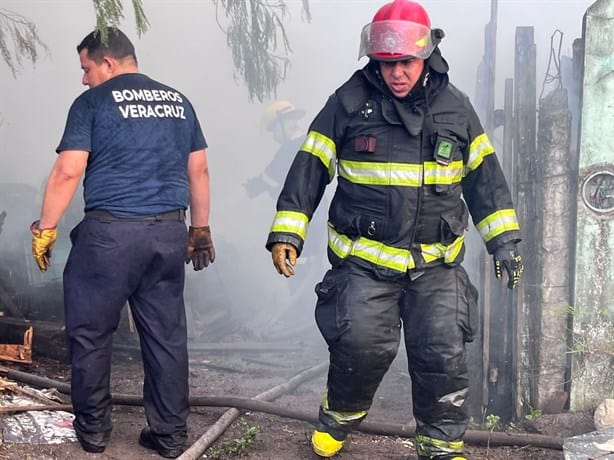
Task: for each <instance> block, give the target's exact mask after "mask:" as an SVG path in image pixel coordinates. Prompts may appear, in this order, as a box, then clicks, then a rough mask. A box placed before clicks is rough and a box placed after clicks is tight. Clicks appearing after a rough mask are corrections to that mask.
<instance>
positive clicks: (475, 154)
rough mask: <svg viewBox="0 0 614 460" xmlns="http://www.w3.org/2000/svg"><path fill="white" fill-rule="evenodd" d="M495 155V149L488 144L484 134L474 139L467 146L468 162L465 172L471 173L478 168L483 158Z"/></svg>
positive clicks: (488, 141) (488, 140)
mask: <svg viewBox="0 0 614 460" xmlns="http://www.w3.org/2000/svg"><path fill="white" fill-rule="evenodd" d="M491 153H495V148H494V147H493V145H492V144H491V142H490V139H489V138H488V136H487V135H486V133H483V134H480V135H479V136H478V137H476V138H475V139H474V140H473V142H472V143H471V145H470V146H469V160H468V161H467V170H468V171H473V170H475V169H477V168H478V166H480V165H481V164H482V161H484V157H486V156H487V155H490V154H491Z"/></svg>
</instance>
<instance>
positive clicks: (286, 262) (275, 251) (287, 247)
mask: <svg viewBox="0 0 614 460" xmlns="http://www.w3.org/2000/svg"><path fill="white" fill-rule="evenodd" d="M271 256H272V257H273V265H275V268H276V269H277V273H279V274H280V275H284V276H285V277H286V278H289V277H291V276H292V275H294V266H295V265H296V258H297V257H298V256H297V255H296V248H295V247H294V246H292V245H291V244H290V243H275V244H274V245H273V247H272V248H271Z"/></svg>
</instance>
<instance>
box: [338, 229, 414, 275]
mask: <svg viewBox="0 0 614 460" xmlns="http://www.w3.org/2000/svg"><path fill="white" fill-rule="evenodd" d="M328 246H329V247H330V249H331V250H332V251H333V252H334V253H335V254H336V255H337V256H338V257H339V258H341V259H345V258H346V257H348V256H355V257H359V258H361V259H364V260H367V261H369V262H371V263H373V264H375V265H380V266H382V267H386V268H390V269H392V270H397V271H399V272H405V271H407V270H409V269H412V268H415V267H416V263H415V261H414V258H413V256H412V255H411V252H409V251H408V250H407V249H399V248H393V247H392V246H387V245H385V244H384V243H380V242H378V241H373V240H370V239H368V238H364V237H360V238H358V239H357V240H351V239H350V238H348V237H347V236H345V235H342V234H340V233H337V232H336V231H335V230H334V229H333V228H332V227H331V226H330V225H329V226H328Z"/></svg>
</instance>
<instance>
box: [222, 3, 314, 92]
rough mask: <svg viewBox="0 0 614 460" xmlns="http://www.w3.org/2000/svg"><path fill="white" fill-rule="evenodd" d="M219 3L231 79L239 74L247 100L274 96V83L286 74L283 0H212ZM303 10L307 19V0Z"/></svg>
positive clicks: (285, 12)
mask: <svg viewBox="0 0 614 460" xmlns="http://www.w3.org/2000/svg"><path fill="white" fill-rule="evenodd" d="M213 3H214V4H215V6H216V17H217V19H218V24H219V25H220V28H222V29H223V27H222V25H221V24H220V22H219V17H218V12H217V8H218V7H219V6H220V5H221V6H222V7H223V8H224V10H225V12H226V19H227V20H228V22H229V24H228V27H227V29H226V30H225V32H226V37H227V42H228V46H229V47H230V49H231V51H232V58H233V62H234V66H235V80H237V79H238V76H240V77H241V78H242V79H243V81H244V82H245V83H246V85H247V90H248V95H249V100H250V101H253V100H254V99H258V100H259V101H260V102H263V101H265V100H267V99H270V98H272V97H274V96H276V92H277V87H278V86H279V84H280V82H281V81H283V80H284V78H285V77H286V73H287V71H288V68H289V66H290V60H289V59H288V53H291V52H292V49H291V48H290V42H289V41H288V36H287V35H286V31H285V28H284V25H283V20H284V18H285V17H286V15H287V7H286V4H285V2H284V1H283V0H272V1H269V0H213ZM303 12H304V13H305V17H306V18H307V20H309V17H310V13H309V7H308V2H307V0H304V1H303Z"/></svg>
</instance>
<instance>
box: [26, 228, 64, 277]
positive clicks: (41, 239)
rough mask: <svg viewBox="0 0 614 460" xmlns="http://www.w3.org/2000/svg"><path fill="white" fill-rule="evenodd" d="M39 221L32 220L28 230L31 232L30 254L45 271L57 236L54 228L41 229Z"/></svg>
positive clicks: (41, 269)
mask: <svg viewBox="0 0 614 460" xmlns="http://www.w3.org/2000/svg"><path fill="white" fill-rule="evenodd" d="M38 224H39V221H38V220H37V221H34V222H32V225H30V231H31V232H32V256H33V257H34V261H35V262H36V265H38V268H39V269H40V271H42V272H46V271H47V268H48V267H49V265H51V252H52V250H53V245H54V244H55V240H56V239H57V237H58V231H57V229H56V228H55V227H54V228H44V229H41V228H40V227H39V226H38Z"/></svg>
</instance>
